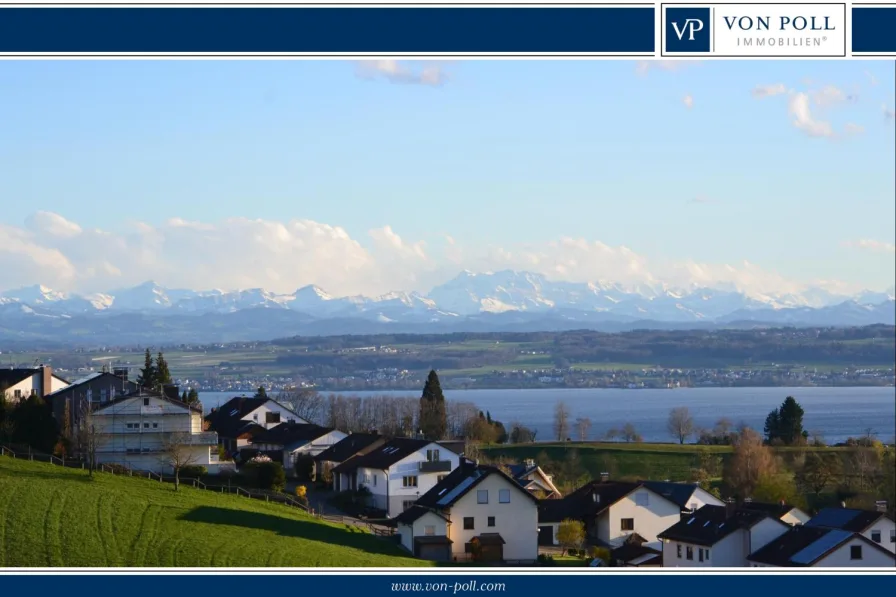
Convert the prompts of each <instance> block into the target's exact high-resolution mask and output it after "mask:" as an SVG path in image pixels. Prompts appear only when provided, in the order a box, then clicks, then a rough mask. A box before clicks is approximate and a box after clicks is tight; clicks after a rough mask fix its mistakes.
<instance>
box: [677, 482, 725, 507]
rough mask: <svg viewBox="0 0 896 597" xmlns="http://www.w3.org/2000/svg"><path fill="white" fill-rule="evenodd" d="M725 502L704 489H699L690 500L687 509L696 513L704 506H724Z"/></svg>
mask: <svg viewBox="0 0 896 597" xmlns="http://www.w3.org/2000/svg"><path fill="white" fill-rule="evenodd" d="M724 505H725V502H723V501H722V500H720V499H719V498H717V497H716V496H714V495H713V494H711V493H709V492H708V491H706V490H705V489H703V488H702V487H697V488H696V489H695V490H694V493H693V494H691V498H690V499H689V500H688V503H687V506H686V508H687V509H688V510H690V511H691V512H696V511H697V510H699V509H700V508H702V507H703V506H724Z"/></svg>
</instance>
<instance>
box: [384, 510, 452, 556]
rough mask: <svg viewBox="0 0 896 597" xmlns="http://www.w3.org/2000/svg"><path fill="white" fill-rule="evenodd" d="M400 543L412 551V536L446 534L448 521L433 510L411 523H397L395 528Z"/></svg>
mask: <svg viewBox="0 0 896 597" xmlns="http://www.w3.org/2000/svg"><path fill="white" fill-rule="evenodd" d="M396 531H397V533H398V534H399V536H401V545H402V547H404V548H405V549H406V550H408V551H409V552H411V553H414V537H432V536H436V537H440V536H444V537H447V536H448V521H447V520H446V519H445V518H443V517H442V516H439V515H438V514H436V513H435V512H427V513H426V514H424V515H423V516H421V517H420V518H418V519H417V520H415V521H414V522H413V523H412V524H399V525H398V528H397V529H396Z"/></svg>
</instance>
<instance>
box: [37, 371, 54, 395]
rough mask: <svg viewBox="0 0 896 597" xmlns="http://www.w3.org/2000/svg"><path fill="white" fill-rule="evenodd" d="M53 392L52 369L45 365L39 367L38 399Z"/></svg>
mask: <svg viewBox="0 0 896 597" xmlns="http://www.w3.org/2000/svg"><path fill="white" fill-rule="evenodd" d="M52 391H53V368H52V367H49V366H47V365H41V366H40V390H39V393H40V397H41V398H43V397H44V396H46V395H47V394H49V393H50V392H52Z"/></svg>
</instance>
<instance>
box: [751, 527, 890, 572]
mask: <svg viewBox="0 0 896 597" xmlns="http://www.w3.org/2000/svg"><path fill="white" fill-rule="evenodd" d="M748 560H749V565H750V566H751V567H754V568H784V567H801V568H805V567H813V568H892V567H893V566H896V556H894V554H893V553H892V552H890V551H888V550H886V549H884V548H883V547H881V546H880V545H879V544H877V543H875V542H873V541H871V540H870V539H868V538H867V537H865V536H864V535H862V534H860V533H854V532H851V531H844V530H842V529H831V528H826V527H812V526H808V525H798V526H794V527H792V528H791V529H789V530H788V531H787V532H786V533H784V534H783V535H781V536H780V537H778V538H777V539H774V540H773V541H771V542H770V543H768V544H767V545H765V546H764V547H763V548H762V549H759V550H756V551H755V552H754V553H753V554H751V555H750V556H749V558H748Z"/></svg>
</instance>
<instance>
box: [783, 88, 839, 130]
mask: <svg viewBox="0 0 896 597" xmlns="http://www.w3.org/2000/svg"><path fill="white" fill-rule="evenodd" d="M788 110H789V111H790V115H791V116H792V117H793V121H792V122H793V126H795V127H796V128H798V129H800V130H801V131H803V132H804V133H806V134H807V135H809V136H810V137H833V136H834V129H833V128H832V127H831V124H830V123H829V122H825V121H823V120H816V119H815V118H814V117H813V116H812V112H811V110H810V109H809V96H808V95H807V94H805V93H794V94H793V95H791V96H790V99H789V100H788Z"/></svg>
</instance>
